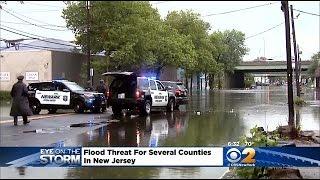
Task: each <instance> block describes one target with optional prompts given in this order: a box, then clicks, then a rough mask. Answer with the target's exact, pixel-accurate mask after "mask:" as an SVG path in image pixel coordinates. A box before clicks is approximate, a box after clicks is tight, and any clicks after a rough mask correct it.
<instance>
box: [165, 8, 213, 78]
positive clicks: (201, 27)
mask: <svg viewBox="0 0 320 180" xmlns="http://www.w3.org/2000/svg"><path fill="white" fill-rule="evenodd" d="M165 21H166V23H167V24H168V25H170V26H171V27H172V28H174V29H176V30H177V31H178V32H179V33H180V34H181V35H183V36H186V37H188V38H189V39H191V41H192V43H193V45H194V48H195V53H196V56H195V59H194V61H192V63H188V64H187V65H188V66H185V67H184V68H185V69H186V70H187V71H189V73H193V72H208V71H211V70H212V69H213V68H215V61H214V59H213V58H212V52H211V49H212V45H211V43H210V41H209V35H208V30H209V28H210V25H209V23H207V22H204V21H203V20H201V19H200V14H198V13H194V12H192V11H190V10H188V11H180V12H178V11H173V12H170V13H169V14H168V15H167V17H166V20H165Z"/></svg>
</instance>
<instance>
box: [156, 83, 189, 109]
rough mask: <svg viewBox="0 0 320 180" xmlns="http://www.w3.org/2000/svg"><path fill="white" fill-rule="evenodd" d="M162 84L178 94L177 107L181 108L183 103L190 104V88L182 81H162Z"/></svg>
mask: <svg viewBox="0 0 320 180" xmlns="http://www.w3.org/2000/svg"><path fill="white" fill-rule="evenodd" d="M161 82H162V84H163V85H164V86H165V87H166V88H167V89H168V90H169V91H171V92H172V93H174V95H175V96H176V105H175V109H179V106H180V105H182V104H188V101H189V100H188V89H187V88H186V87H185V86H184V85H183V83H182V82H175V81H161Z"/></svg>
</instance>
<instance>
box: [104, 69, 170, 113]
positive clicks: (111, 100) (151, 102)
mask: <svg viewBox="0 0 320 180" xmlns="http://www.w3.org/2000/svg"><path fill="white" fill-rule="evenodd" d="M102 75H103V76H112V77H114V79H113V81H112V82H111V84H110V87H109V91H108V92H107V95H106V96H107V107H109V106H111V107H112V112H113V114H114V115H121V113H122V110H124V109H125V110H127V111H128V112H130V113H131V114H140V115H148V114H150V113H151V111H152V110H155V109H166V110H167V111H168V112H172V111H173V110H174V106H175V96H174V94H173V93H171V92H169V91H167V89H166V88H165V87H164V86H163V84H162V83H161V82H160V81H158V80H153V79H149V78H147V77H139V76H138V75H137V74H135V73H133V72H106V73H103V74H102Z"/></svg>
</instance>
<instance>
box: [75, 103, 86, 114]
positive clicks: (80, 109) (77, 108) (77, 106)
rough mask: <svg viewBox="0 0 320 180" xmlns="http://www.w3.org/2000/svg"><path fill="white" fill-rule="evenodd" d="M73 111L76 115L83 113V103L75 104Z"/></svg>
mask: <svg viewBox="0 0 320 180" xmlns="http://www.w3.org/2000/svg"><path fill="white" fill-rule="evenodd" d="M73 110H74V112H76V113H83V111H84V108H83V103H82V102H81V101H78V102H76V103H75V104H74V107H73Z"/></svg>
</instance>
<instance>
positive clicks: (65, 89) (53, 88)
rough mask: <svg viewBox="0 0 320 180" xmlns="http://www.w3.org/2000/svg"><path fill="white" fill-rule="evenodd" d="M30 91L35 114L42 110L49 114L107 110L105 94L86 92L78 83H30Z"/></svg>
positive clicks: (62, 81) (54, 81) (57, 81)
mask: <svg viewBox="0 0 320 180" xmlns="http://www.w3.org/2000/svg"><path fill="white" fill-rule="evenodd" d="M28 91H29V97H28V99H29V104H30V107H31V109H32V111H33V113H34V114H39V113H40V111H41V110H42V109H48V111H49V113H55V112H56V111H57V109H74V111H75V112H77V113H82V112H84V110H91V111H92V112H104V111H105V110H106V99H105V96H104V94H103V93H96V92H89V91H85V90H84V89H83V88H82V87H81V86H79V85H78V84H77V83H75V82H71V81H67V80H53V81H48V82H39V83H30V84H29V85H28Z"/></svg>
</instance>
